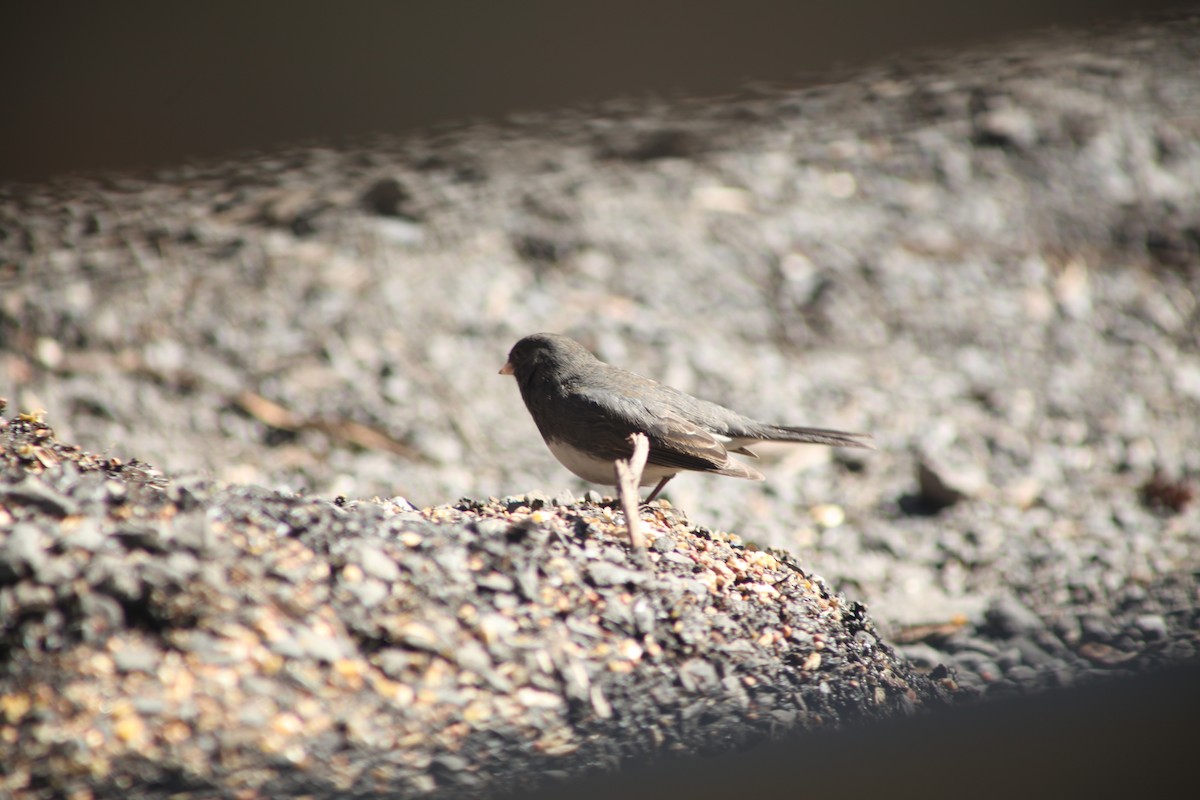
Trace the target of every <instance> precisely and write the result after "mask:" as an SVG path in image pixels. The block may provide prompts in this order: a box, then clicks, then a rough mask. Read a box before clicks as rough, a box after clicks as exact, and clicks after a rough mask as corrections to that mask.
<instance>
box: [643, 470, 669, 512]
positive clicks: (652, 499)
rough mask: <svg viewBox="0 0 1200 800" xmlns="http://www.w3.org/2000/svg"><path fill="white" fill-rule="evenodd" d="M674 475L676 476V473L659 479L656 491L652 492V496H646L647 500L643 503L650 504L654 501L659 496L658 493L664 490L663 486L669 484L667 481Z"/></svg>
mask: <svg viewBox="0 0 1200 800" xmlns="http://www.w3.org/2000/svg"><path fill="white" fill-rule="evenodd" d="M674 477H675V476H674V475H668V476H667V477H665V478H663V479H662V480H661V481H659V482H658V486H655V487H654V491H653V492H651V493H650V496H649V497H647V498H646V502H645V503H643V505H647V506H648V505H650V504H651V503H653V502H654V498H656V497H658V493H659V492H661V491H662V490H663V487H664V486H666V485H667V481H669V480H671V478H674Z"/></svg>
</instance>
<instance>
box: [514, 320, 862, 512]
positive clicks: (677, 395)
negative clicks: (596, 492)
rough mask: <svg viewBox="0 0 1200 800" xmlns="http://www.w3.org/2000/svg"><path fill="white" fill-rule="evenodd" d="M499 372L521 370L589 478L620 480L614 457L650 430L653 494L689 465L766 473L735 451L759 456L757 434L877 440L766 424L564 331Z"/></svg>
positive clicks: (533, 344)
mask: <svg viewBox="0 0 1200 800" xmlns="http://www.w3.org/2000/svg"><path fill="white" fill-rule="evenodd" d="M500 374H501V375H513V376H515V377H516V379H517V385H518V386H520V387H521V397H522V398H524V400H525V407H526V408H528V409H529V414H530V416H532V417H533V421H534V422H535V423H536V424H537V426H538V430H539V431H541V432H542V438H543V439H545V440H546V445H547V446H548V447H549V448H550V452H551V453H553V454H554V456H555V458H557V459H558V460H559V462H561V463H562V465H563V466H564V467H566V468H567V469H569V470H571V472H574V473H575V474H576V475H578V476H579V477H581V478H583V479H584V480H585V481H589V482H591V483H600V484H608V485H613V484H614V483H615V481H616V478H615V472H614V468H613V464H614V462H615V461H617V460H618V459H627V458H629V456H630V453H631V452H632V449H633V448H632V446H631V445H630V443H629V438H628V437H629V435H630V434H632V433H639V432H640V433H644V434H645V435H646V436H647V438H649V440H650V455H649V457H648V458H647V459H646V469H645V471H644V472H643V473H642V483H641V485H642V486H649V485H650V484H652V483H655V482H656V481H657V483H658V485H657V486H656V487H655V488H654V491H653V492H651V494H650V497H648V498H647V499H646V502H647V503H649V502H651V501H652V500H653V499H654V498H655V497H657V496H658V493H659V492H661V491H662V488H663V487H664V486H666V485H667V481H669V480H671V478H673V477H675V476H676V475H677V474H678V473H680V472H683V471H685V470H691V471H694V472H712V473H715V474H717V475H729V476H732V477H734V478H747V479H749V480H753V481H761V480H762V479H763V476H762V474H761V473H760V472H759V471H758V470H756V469H753V468H752V467H750V466H748V465H746V464H744V463H743V462H741V461H738V460H736V459H734V458H732V457H731V456H730V453H740V454H741V455H745V456H750V457H751V458H757V456H756V455H755V454H754V453H753V452H751V451H750V450H749V449H747V445H749V444H752V443H754V442H804V443H809V444H825V445H830V446H832V447H867V448H869V447H871V445H870V444H868V443H867V442H866V441H865V440H867V439H870V438H871V436H870V434H866V433H846V432H845V431H834V430H827V429H824V428H794V427H792V426H790V425H771V424H769V423H766V422H758V421H757V420H753V419H750V418H749V417H744V416H742V415H741V414H738V413H737V412H736V411H730V410H729V409H728V408H725V407H723V406H719V405H717V404H716V403H709V402H708V401H706V400H700V399H698V398H695V397H692V396H691V395H689V394H684V393H683V392H681V391H679V390H678V389H673V388H671V387H670V386H664V385H663V384H661V383H658V382H657V381H652V380H650V379H649V378H643V377H642V376H641V375H635V374H634V373H632V372H629V371H628V370H623V369H621V368H619V367H613V366H610V365H608V364H605V363H604V362H603V361H600V360H599V359H598V358H596V357H595V356H593V355H592V354H591V353H590V352H588V351H587V349H586V348H584V347H583V345H581V344H579V343H578V342H576V341H575V340H573V339H569V338H567V337H566V336H561V335H559V334H556V333H535V334H533V335H531V336H526V337H525V338H524V339H522V340H521V341H519V342H517V343H516V344H515V345H513V348H512V350H510V351H509V353H508V362H507V363H506V364H505V365H504V366H503V367H502V368H501V370H500Z"/></svg>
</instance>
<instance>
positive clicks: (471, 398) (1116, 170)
mask: <svg viewBox="0 0 1200 800" xmlns="http://www.w3.org/2000/svg"><path fill="white" fill-rule="evenodd" d="M1197 42H1200V20H1197V19H1196V18H1193V17H1188V16H1187V15H1181V16H1179V17H1178V18H1176V19H1175V20H1174V21H1173V22H1171V23H1169V24H1165V25H1159V26H1157V27H1154V28H1151V27H1141V26H1137V25H1132V26H1125V27H1122V28H1118V29H1114V30H1112V31H1109V32H1104V33H1097V34H1094V35H1091V36H1082V37H1081V36H1079V35H1070V36H1068V35H1066V34H1062V35H1057V36H1055V35H1048V36H1042V37H1033V38H1029V39H1026V40H1025V41H1023V42H1021V43H1017V44H1009V45H1005V46H1003V47H996V48H994V49H992V50H990V51H983V50H980V51H975V52H974V53H972V54H971V55H969V56H958V57H946V58H941V59H932V58H930V59H909V60H907V61H905V62H902V63H897V64H895V65H894V66H891V67H887V68H878V69H874V70H870V71H865V72H860V73H856V74H855V75H853V76H850V77H847V78H846V79H845V80H843V81H839V82H836V83H830V84H828V85H823V86H819V87H816V88H811V89H807V90H802V91H793V92H784V91H773V90H771V91H767V90H764V91H763V92H762V93H760V94H757V95H754V96H742V97H737V98H732V97H731V98H725V99H721V100H712V101H695V102H689V103H683V102H678V103H670V104H667V103H663V104H654V103H650V102H645V103H640V102H639V103H632V102H631V103H624V104H613V105H610V106H607V107H604V108H599V109H594V110H592V111H589V112H586V113H584V112H577V113H565V112H564V113H561V114H555V115H545V116H538V117H528V118H525V119H521V120H515V121H514V122H513V123H512V124H511V125H506V126H498V127H488V126H482V125H478V126H467V127H460V128H447V129H444V130H441V131H437V132H431V133H428V134H425V135H419V136H412V137H410V138H405V139H390V140H377V141H371V142H362V143H360V144H357V145H354V146H346V147H342V148H338V149H332V148H305V149H295V150H291V151H288V152H276V153H271V154H269V155H263V156H259V157H253V158H250V157H247V158H244V159H239V160H231V161H223V162H211V163H206V164H198V165H193V166H187V167H178V168H174V169H170V170H166V171H162V172H159V173H157V174H155V175H153V176H147V177H128V176H108V177H98V178H88V179H82V178H81V179H62V180H59V181H56V182H53V183H47V184H41V185H37V186H26V185H17V184H8V185H4V186H2V187H0V395H2V396H7V397H8V398H9V400H10V404H11V406H12V407H13V408H14V410H26V409H34V408H42V409H45V411H46V412H47V417H48V420H49V422H50V423H51V424H52V425H53V426H54V427H55V429H56V430H57V432H58V434H59V437H60V438H61V439H62V440H64V441H73V442H78V443H79V444H81V445H83V446H84V447H86V448H88V449H90V450H94V451H98V452H107V453H110V454H112V455H117V456H121V457H129V456H136V457H137V458H141V459H144V460H146V461H149V462H151V463H153V464H154V465H155V466H157V467H159V468H160V469H162V470H164V471H166V472H168V473H171V474H180V473H189V472H199V473H202V474H204V475H211V476H214V477H216V478H218V479H220V480H225V481H233V482H238V483H260V484H265V485H268V486H272V487H286V488H289V489H292V490H296V491H302V492H305V493H308V494H313V495H323V496H333V495H337V494H344V495H346V496H348V497H351V498H370V497H372V496H375V495H378V496H381V497H391V496H395V495H402V496H404V497H406V498H408V499H409V500H410V501H412V502H413V503H415V504H417V505H418V506H424V505H432V504H438V503H445V502H452V501H453V500H455V499H456V498H459V497H463V496H467V497H476V498H486V497H488V496H496V497H502V496H505V495H510V494H516V493H520V492H524V491H527V490H531V489H539V490H545V491H547V492H553V491H556V490H558V489H560V488H569V489H572V490H575V491H579V490H580V489H582V488H584V487H582V486H581V485H580V484H578V483H577V482H576V481H575V479H574V478H573V477H572V476H570V475H569V474H568V473H566V471H565V470H563V469H562V468H561V467H560V466H559V465H558V464H557V462H555V461H554V459H553V458H552V457H551V456H550V454H549V453H548V451H546V449H545V447H544V445H543V444H542V443H541V441H540V439H539V437H538V435H537V432H536V429H535V428H534V426H533V423H532V422H531V421H530V420H529V419H528V416H527V414H526V413H525V410H524V408H523V406H522V405H521V401H520V398H519V396H518V392H517V390H516V387H515V386H514V385H513V384H512V382H511V380H509V379H507V378H504V377H502V376H498V375H497V374H496V370H497V369H498V368H499V367H500V366H501V365H502V364H503V363H504V357H505V354H506V353H507V350H508V348H509V347H510V346H511V344H512V343H513V342H515V341H516V339H518V338H519V337H520V336H522V335H524V334H527V333H530V332H534V331H538V330H552V331H560V332H564V333H567V334H570V335H572V336H575V337H576V338H578V339H580V340H581V341H583V342H584V343H585V344H587V345H588V346H590V347H591V348H593V349H594V350H595V351H596V352H597V354H598V355H599V356H600V357H601V358H603V359H605V360H607V361H610V362H612V363H614V364H618V365H621V366H624V367H627V368H630V369H633V370H635V371H637V372H640V373H642V374H645V375H648V376H651V377H654V378H657V379H660V380H663V381H665V382H667V383H670V384H672V385H674V386H677V387H678V388H680V389H683V390H685V391H688V392H691V393H694V394H698V395H700V396H703V397H706V398H709V399H712V400H714V401H717V402H720V403H723V404H726V405H729V406H731V407H734V408H736V409H738V410H740V411H742V412H744V413H747V414H751V415H754V416H757V417H760V418H763V419H768V420H776V421H779V422H784V423H788V424H796V425H819V426H827V427H841V428H846V429H850V430H866V431H871V432H873V433H874V434H875V435H876V437H877V443H878V446H879V451H878V452H875V453H868V454H866V455H863V454H859V453H847V454H838V453H830V452H829V451H827V450H824V449H821V448H794V449H779V450H775V451H772V452H770V453H764V456H765V457H764V460H763V465H764V468H763V471H764V472H765V473H766V474H767V481H766V482H765V483H763V484H754V483H749V482H741V481H733V480H720V479H714V478H707V477H700V476H684V477H682V478H680V479H679V480H677V481H674V482H673V483H672V484H671V487H670V490H669V491H668V492H667V493H666V496H667V497H668V498H669V499H670V500H671V501H672V503H673V504H674V505H675V506H677V507H679V508H681V509H682V510H683V511H684V512H686V514H687V515H688V517H689V518H690V519H692V520H693V521H695V522H696V523H697V524H702V525H706V526H710V527H715V528H721V529H725V530H729V531H735V532H737V533H739V534H741V535H742V536H744V537H745V538H747V539H748V540H750V541H754V542H757V543H761V544H763V545H772V546H779V547H783V548H786V549H787V550H789V551H791V552H793V553H796V554H797V555H798V556H799V557H800V559H801V560H802V561H803V563H804V564H805V565H806V566H807V567H808V568H810V569H812V570H813V571H815V572H817V573H819V574H820V575H822V576H823V577H824V578H825V579H826V580H827V581H829V582H830V584H831V585H833V586H834V587H836V588H837V589H839V590H841V591H844V592H845V593H846V594H847V596H848V597H849V598H850V599H852V600H859V601H862V602H865V603H866V604H867V606H868V607H869V609H870V612H871V614H872V616H873V617H874V618H875V619H876V620H877V621H878V622H879V623H880V625H881V627H882V628H883V632H884V633H885V635H887V636H888V637H890V638H891V639H892V640H893V641H895V642H897V643H899V644H901V645H902V649H903V651H904V652H905V653H906V654H907V655H909V656H910V657H911V658H912V659H914V663H917V664H919V665H930V666H931V665H932V664H934V663H939V662H946V663H948V664H950V665H952V666H955V667H957V668H958V669H959V670H960V673H961V676H962V680H963V681H964V682H966V683H968V684H972V685H978V686H980V687H990V688H991V689H994V690H997V691H1002V690H1012V689H1025V688H1031V687H1039V686H1054V685H1063V684H1069V683H1073V682H1077V681H1079V680H1083V679H1086V678H1088V677H1089V676H1093V675H1097V674H1112V673H1115V672H1123V671H1128V670H1133V669H1140V668H1142V667H1146V666H1150V665H1154V664H1159V663H1166V662H1175V661H1186V660H1190V659H1192V658H1194V656H1195V649H1196V644H1197V643H1196V631H1197V630H1198V629H1200V612H1198V611H1197V608H1198V604H1197V574H1200V525H1198V524H1197V523H1198V522H1200V512H1198V511H1197V506H1198V504H1196V503H1194V502H1191V500H1192V495H1193V493H1194V491H1195V486H1196V479H1197V475H1200V449H1198V448H1197V446H1196V444H1197V420H1198V419H1200V310H1198V308H1200V307H1198V304H1197V297H1198V291H1200V191H1198V189H1197V187H1200V116H1197V109H1200V83H1198V81H1197V77H1196V76H1197V75H1200V48H1198V47H1197Z"/></svg>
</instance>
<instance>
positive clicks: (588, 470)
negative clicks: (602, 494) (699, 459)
mask: <svg viewBox="0 0 1200 800" xmlns="http://www.w3.org/2000/svg"><path fill="white" fill-rule="evenodd" d="M546 446H547V447H549V448H550V452H551V453H553V454H554V457H555V458H557V459H558V463H560V464H562V465H563V466H564V467H566V468H567V469H569V470H571V472H573V473H575V474H576V475H578V476H579V477H581V478H583V479H584V480H585V481H587V482H588V483H600V484H605V485H608V486H615V485H616V483H617V474H616V469H615V467H614V466H613V462H612V461H606V460H604V459H603V458H596V457H595V456H593V455H589V454H588V453H585V452H583V451H582V450H580V449H579V448H577V447H572V446H571V445H569V444H567V443H566V442H564V441H562V440H561V439H547V440H546ZM677 472H679V470H677V469H670V468H668V467H660V466H657V465H655V464H647V465H646V468H645V470H643V471H642V482H641V485H642V486H653V485H654V484H656V483H658V482H659V481H660V480H662V479H663V478H665V477H667V476H668V475H674V474H676V473H677Z"/></svg>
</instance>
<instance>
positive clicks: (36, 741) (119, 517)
mask: <svg viewBox="0 0 1200 800" xmlns="http://www.w3.org/2000/svg"><path fill="white" fill-rule="evenodd" d="M0 441H2V443H3V446H2V447H0V462H2V464H3V474H2V476H0V531H3V533H0V665H2V667H0V712H3V717H2V721H0V763H3V764H4V765H5V770H4V773H3V776H2V777H0V791H5V792H7V791H14V792H16V791H20V792H21V793H22V794H23V795H24V796H27V797H31V798H33V797H45V798H53V797H77V796H80V795H79V794H78V793H80V792H94V793H96V794H99V795H101V796H109V795H117V794H120V795H121V796H125V797H128V796H130V790H132V791H133V792H134V795H133V796H139V797H171V798H176V800H179V798H183V797H197V798H201V797H211V796H212V795H213V794H214V793H219V794H229V793H236V792H249V793H251V795H252V796H262V797H279V796H283V795H287V796H292V795H296V794H304V795H311V794H312V793H314V792H316V793H320V794H322V795H325V796H339V797H355V796H377V794H378V793H392V794H395V795H399V796H464V795H479V794H483V793H488V792H491V791H494V790H495V789H496V788H497V787H502V788H504V789H505V790H509V791H512V790H517V789H520V788H522V787H532V786H536V785H537V784H538V783H539V782H540V781H542V780H544V779H545V778H546V777H547V775H548V774H554V775H560V776H570V775H577V774H580V773H581V772H582V771H584V770H585V769H595V768H596V767H600V766H606V765H607V766H610V767H611V766H615V765H616V764H619V763H621V762H622V761H624V760H628V759H630V758H633V757H640V758H643V759H645V758H646V757H647V756H648V755H650V754H653V753H656V752H658V753H669V752H676V753H678V752H686V753H695V752H706V751H707V752H719V751H721V750H728V749H731V748H734V747H738V746H745V745H746V744H748V743H751V742H756V741H761V740H763V739H766V738H768V737H771V736H772V735H778V734H780V733H783V732H787V731H792V730H794V729H816V728H822V727H834V726H840V725H844V724H846V723H848V722H853V721H861V720H866V719H884V718H888V717H891V716H895V715H897V714H899V715H906V714H909V713H912V712H913V711H914V710H917V709H920V708H924V707H928V706H931V705H932V706H941V705H946V704H947V702H948V700H949V698H950V697H951V695H952V693H953V692H954V691H955V690H956V689H957V687H956V686H955V684H954V682H953V680H952V679H951V678H949V676H948V675H947V674H946V673H945V672H944V671H943V672H942V673H941V677H940V678H929V677H926V676H924V675H922V674H920V673H919V672H916V671H915V670H913V669H912V668H911V667H909V666H908V665H906V664H904V663H903V662H900V661H898V660H897V657H896V655H895V653H894V652H893V651H892V650H891V649H890V648H888V647H887V646H885V645H882V644H881V643H880V642H879V638H878V634H877V632H876V631H875V629H874V626H873V624H872V623H871V622H870V620H868V619H867V618H866V614H865V610H864V609H863V607H862V606H861V605H859V604H855V603H848V602H847V601H845V599H844V598H841V597H838V596H835V595H833V594H832V593H831V592H830V591H829V590H828V589H827V588H826V587H825V586H824V584H822V583H821V582H820V581H819V580H816V579H814V578H812V577H811V576H809V575H808V574H807V573H806V572H805V571H804V570H803V569H802V568H801V567H800V566H799V565H798V564H797V563H796V561H795V559H794V558H792V557H791V556H790V555H788V554H786V553H783V552H776V553H771V552H765V551H761V550H755V549H752V548H747V547H746V546H745V545H743V544H742V542H741V540H740V539H739V538H738V537H736V536H733V535H730V534H726V533H721V532H719V531H713V530H710V529H707V528H704V527H701V526H696V525H692V524H690V523H688V522H686V521H685V520H683V519H681V518H680V517H679V516H678V515H677V514H676V513H675V512H674V511H673V510H671V509H670V508H664V507H661V506H656V507H653V508H651V509H647V510H646V511H645V513H644V514H643V518H644V521H645V523H646V524H647V527H648V528H649V534H650V543H649V549H648V550H647V551H646V554H645V558H644V563H641V564H639V559H635V558H631V557H630V551H629V548H628V547H627V546H626V544H625V541H624V540H625V537H626V534H625V528H624V524H623V521H622V520H621V518H620V517H619V515H618V514H616V513H614V511H613V508H612V506H611V504H600V503H598V502H597V498H585V499H582V500H577V499H575V498H573V497H570V496H562V497H555V498H545V497H531V496H522V497H519V498H508V499H506V500H504V501H495V500H493V501H489V502H460V503H458V504H456V505H453V506H449V505H445V506H436V507H433V508H427V509H425V510H422V511H418V510H417V509H415V508H414V507H413V506H412V505H410V504H409V503H407V502H406V501H404V500H402V499H399V498H396V499H392V500H389V501H364V502H348V501H345V500H344V498H339V499H338V500H336V501H334V502H330V501H327V500H314V499H308V498H304V497H298V496H295V495H287V494H282V493H278V492H272V491H268V490H263V489H257V488H252V487H243V486H231V487H223V486H217V485H214V484H212V483H206V482H199V481H185V482H170V481H167V480H166V479H164V478H163V477H162V476H161V474H159V473H158V472H157V471H156V470H154V469H153V468H151V467H149V466H148V465H145V464H142V463H140V462H131V463H128V464H124V463H121V462H119V461H116V460H113V459H111V458H102V457H98V456H95V455H93V454H90V453H86V452H83V451H82V450H81V449H80V448H78V447H64V446H63V445H61V444H60V443H59V442H57V441H56V440H55V439H54V434H53V431H52V430H51V429H50V428H49V427H48V426H46V425H45V424H44V423H40V422H38V421H36V420H34V419H30V418H28V417H26V418H23V419H22V418H18V419H15V420H12V421H9V420H6V419H3V418H0Z"/></svg>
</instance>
